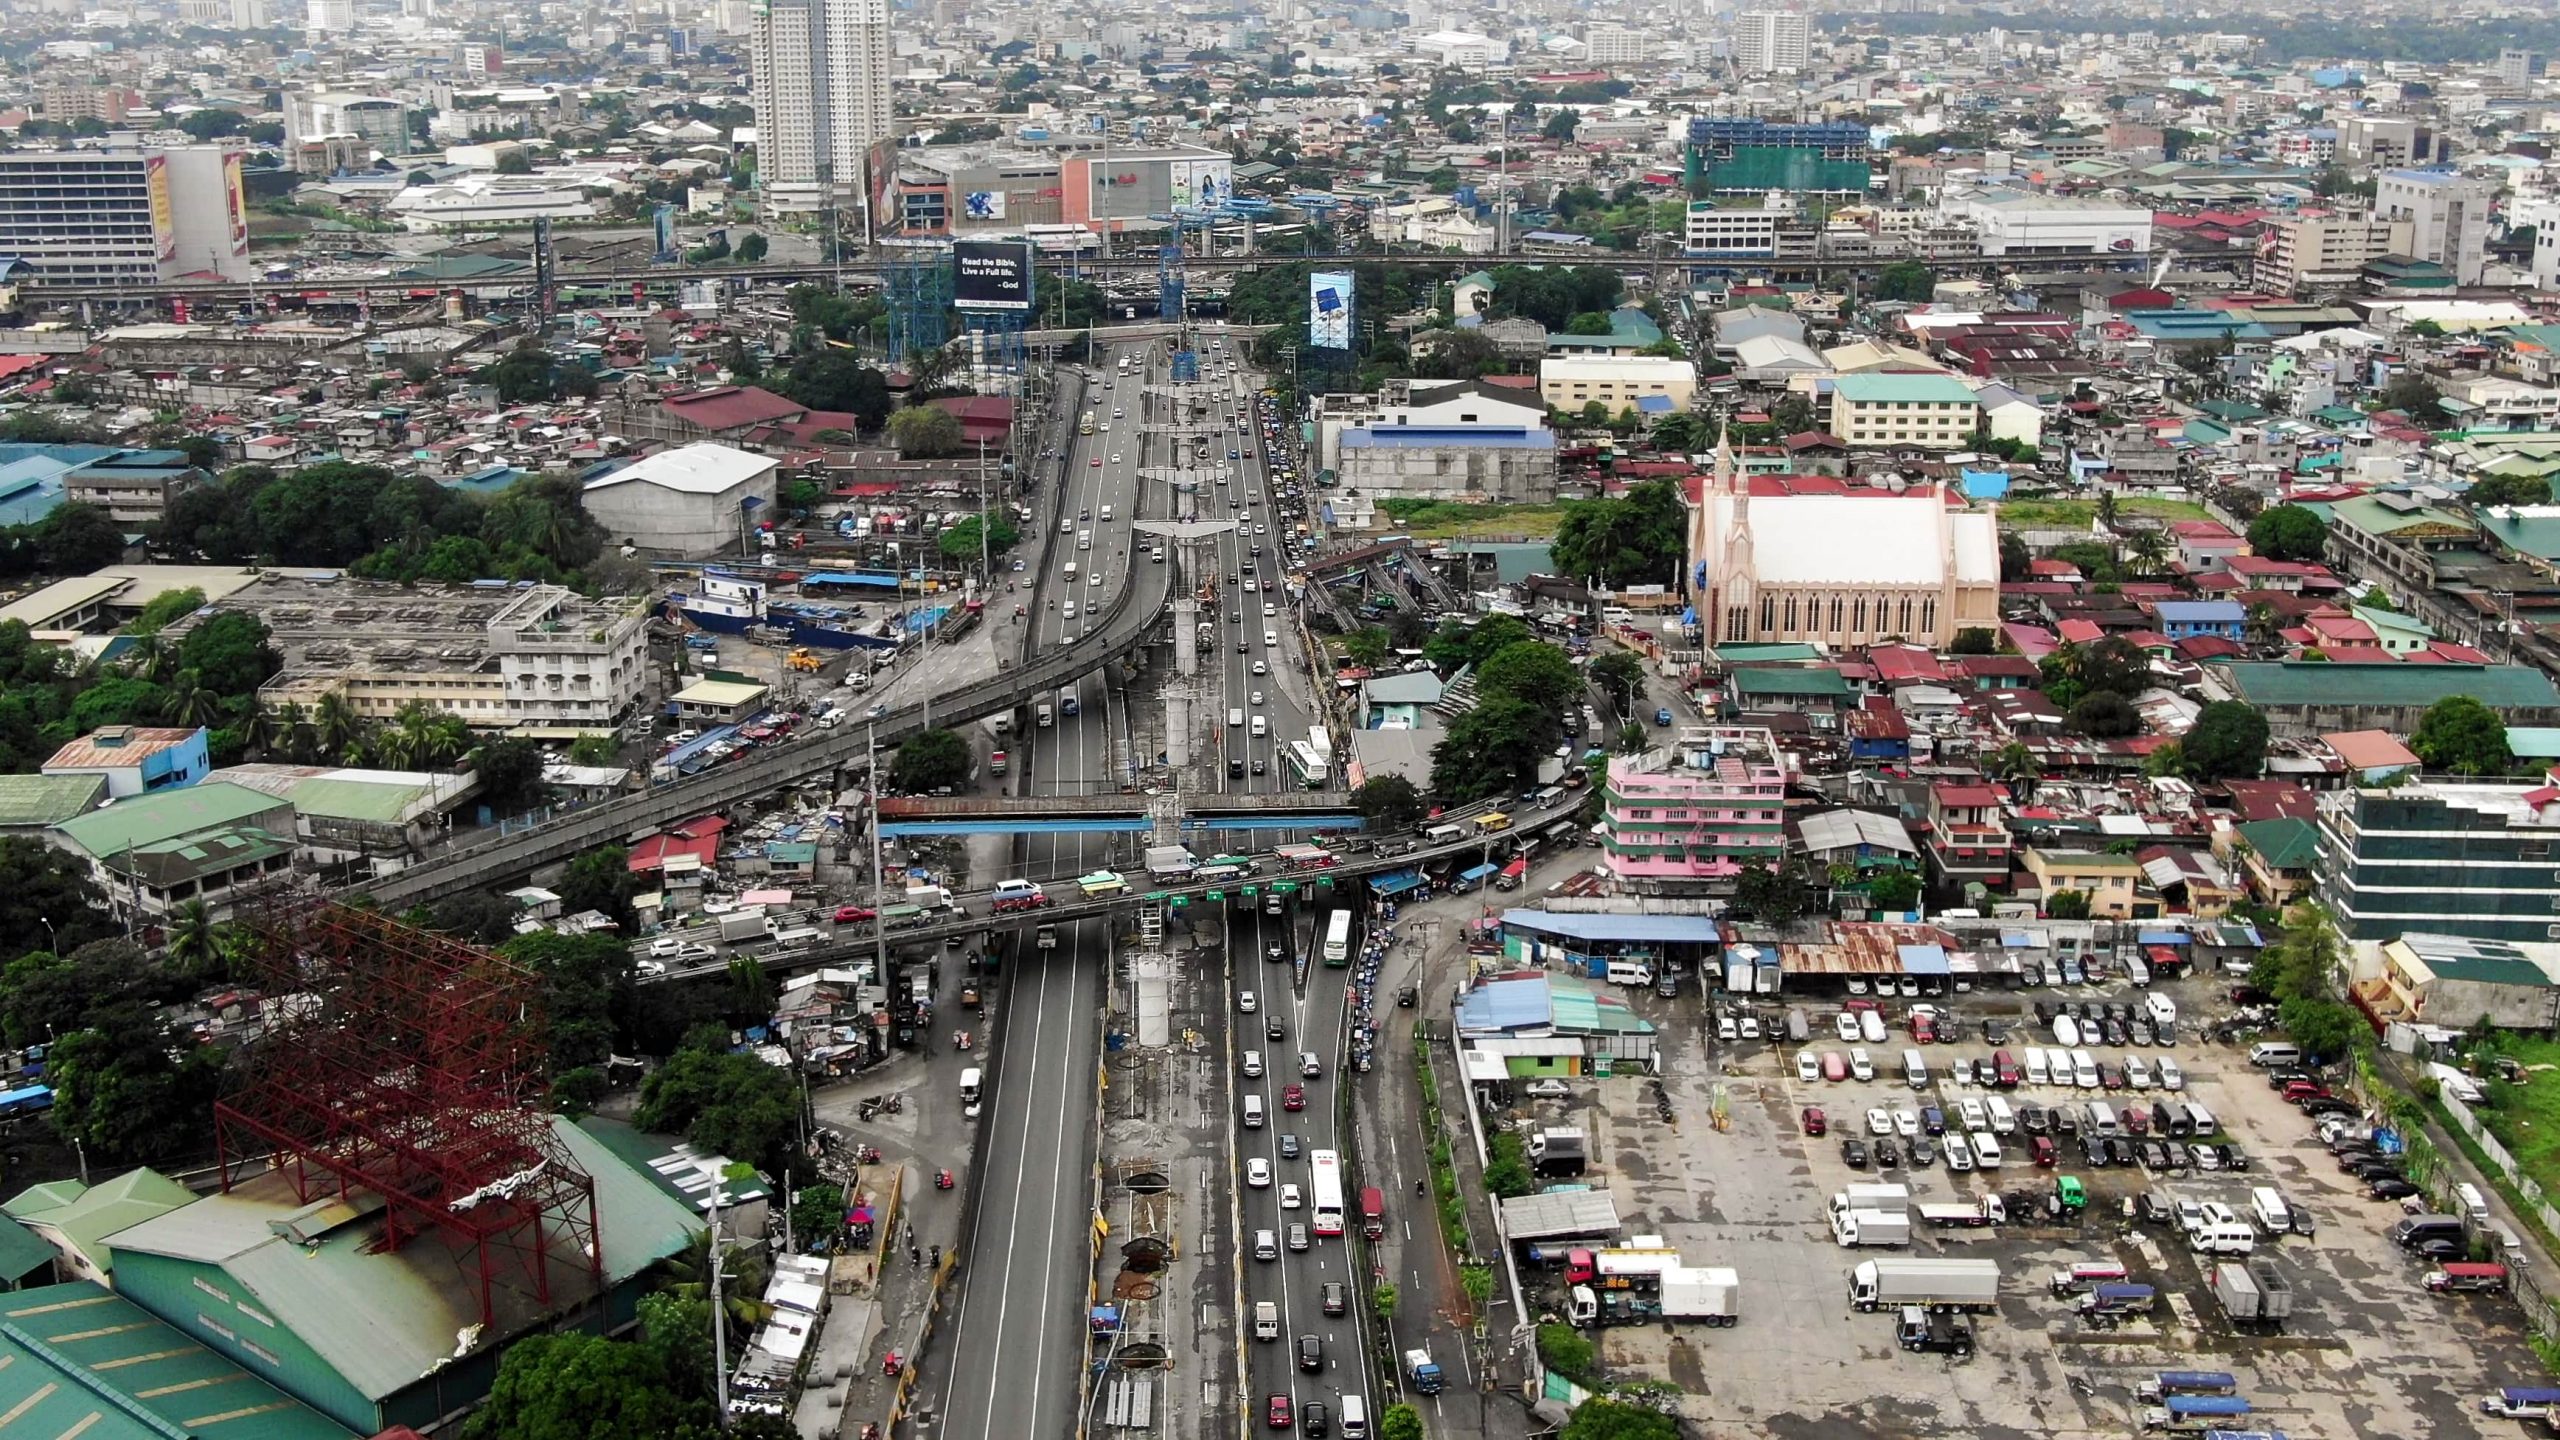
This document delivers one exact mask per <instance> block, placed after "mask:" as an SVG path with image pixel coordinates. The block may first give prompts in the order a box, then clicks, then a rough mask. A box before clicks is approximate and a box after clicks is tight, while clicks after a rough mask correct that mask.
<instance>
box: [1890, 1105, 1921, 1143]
mask: <svg viewBox="0 0 2560 1440" xmlns="http://www.w3.org/2000/svg"><path fill="white" fill-rule="evenodd" d="M1893 1133H1894V1134H1896V1135H1899V1136H1901V1137H1902V1138H1903V1139H1905V1140H1908V1139H1910V1138H1912V1137H1913V1136H1915V1135H1918V1134H1919V1133H1920V1117H1919V1116H1918V1115H1917V1114H1914V1113H1913V1112H1911V1111H1909V1110H1896V1111H1894V1112H1893Z"/></svg>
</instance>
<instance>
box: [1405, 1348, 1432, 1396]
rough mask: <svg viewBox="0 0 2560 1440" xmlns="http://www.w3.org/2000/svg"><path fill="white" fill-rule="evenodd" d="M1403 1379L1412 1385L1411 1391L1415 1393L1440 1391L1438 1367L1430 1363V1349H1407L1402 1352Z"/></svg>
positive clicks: (1426, 1393)
mask: <svg viewBox="0 0 2560 1440" xmlns="http://www.w3.org/2000/svg"><path fill="white" fill-rule="evenodd" d="M1404 1380H1405V1383H1406V1384H1407V1385H1410V1386H1412V1387H1413V1393H1415V1394H1417V1395H1437V1394H1439V1393H1440V1385H1441V1378H1440V1367H1439V1366H1437V1365H1434V1364H1432V1363H1431V1352H1430V1351H1428V1350H1407V1351H1406V1352H1404Z"/></svg>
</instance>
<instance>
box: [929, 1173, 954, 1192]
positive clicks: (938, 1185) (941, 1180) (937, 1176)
mask: <svg viewBox="0 0 2560 1440" xmlns="http://www.w3.org/2000/svg"><path fill="white" fill-rule="evenodd" d="M933 1188H934V1189H936V1190H948V1189H950V1188H951V1172H950V1171H948V1170H936V1171H934V1172H933Z"/></svg>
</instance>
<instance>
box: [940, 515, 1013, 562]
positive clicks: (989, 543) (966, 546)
mask: <svg viewBox="0 0 2560 1440" xmlns="http://www.w3.org/2000/svg"><path fill="white" fill-rule="evenodd" d="M982 530H984V532H985V535H986V541H985V548H986V550H987V551H990V552H992V553H994V554H997V555H1001V554H1003V553H1004V552H1006V551H1007V550H1010V549H1012V548H1013V547H1014V546H1016V545H1018V544H1020V543H1021V542H1022V531H1021V529H1020V527H1018V526H1016V525H1015V524H1014V523H1013V521H1012V520H1010V519H1008V518H1007V517H1006V516H1005V515H1004V514H1003V513H1002V512H1001V511H999V512H998V513H997V514H996V516H995V523H994V525H993V526H992V527H991V528H990V527H988V525H987V522H986V521H985V520H983V519H981V518H980V517H978V516H976V515H971V516H967V517H965V518H963V519H961V520H958V521H955V522H953V523H952V524H951V525H950V526H948V527H947V528H945V529H944V530H943V532H942V535H941V538H939V539H937V540H936V541H935V542H934V545H935V548H937V549H939V550H941V552H942V554H943V558H944V559H947V560H958V561H961V562H963V563H975V562H976V560H977V559H978V556H979V553H980V542H979V538H978V537H979V534H980V532H981V531H982Z"/></svg>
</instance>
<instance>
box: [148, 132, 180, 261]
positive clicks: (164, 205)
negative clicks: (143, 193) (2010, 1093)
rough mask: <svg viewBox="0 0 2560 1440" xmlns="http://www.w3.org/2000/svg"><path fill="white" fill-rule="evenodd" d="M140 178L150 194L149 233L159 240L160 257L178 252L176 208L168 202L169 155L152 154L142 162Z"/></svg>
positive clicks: (164, 257) (164, 258) (163, 257)
mask: <svg viewBox="0 0 2560 1440" xmlns="http://www.w3.org/2000/svg"><path fill="white" fill-rule="evenodd" d="M142 178H143V184H144V186H145V188H146V189H147V190H148V191H149V193H150V196H151V234H152V238H154V239H156V240H158V241H159V242H160V258H161V259H163V260H166V259H168V258H169V257H170V256H172V255H175V254H177V253H178V208H177V207H176V206H175V205H173V204H171V203H170V202H169V157H168V156H166V155H153V156H151V157H149V158H148V159H146V160H144V161H143V162H142Z"/></svg>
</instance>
